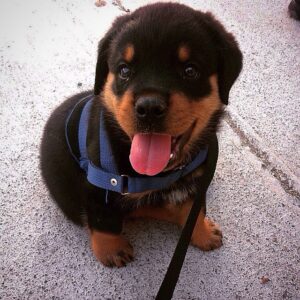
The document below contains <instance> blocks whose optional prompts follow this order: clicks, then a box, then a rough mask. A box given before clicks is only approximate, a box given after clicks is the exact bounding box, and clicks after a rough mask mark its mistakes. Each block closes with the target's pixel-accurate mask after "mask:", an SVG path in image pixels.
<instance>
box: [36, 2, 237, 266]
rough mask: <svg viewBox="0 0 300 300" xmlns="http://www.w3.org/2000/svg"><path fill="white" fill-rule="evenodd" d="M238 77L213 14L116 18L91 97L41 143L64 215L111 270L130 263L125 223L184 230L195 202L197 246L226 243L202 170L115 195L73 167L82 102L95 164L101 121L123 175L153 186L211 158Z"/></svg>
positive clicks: (142, 12) (184, 11)
mask: <svg viewBox="0 0 300 300" xmlns="http://www.w3.org/2000/svg"><path fill="white" fill-rule="evenodd" d="M241 68H242V54H241V52H240V50H239V47H238V44H237V42H236V41H235V39H234V37H233V36H232V34H230V33H228V32H227V31H226V30H225V29H224V27H223V26H222V25H221V24H220V23H219V22H218V21H217V20H216V19H215V18H214V17H213V16H212V15H211V14H210V13H203V12H200V11H197V10H193V9H192V8H189V7H187V6H185V5H182V4H175V3H156V4H152V5H147V6H144V7H141V8H139V9H137V10H136V11H134V12H132V13H130V14H127V15H124V16H121V17H118V18H117V19H116V20H115V21H114V23H113V24H112V27H111V28H110V30H109V31H108V32H107V33H106V35H105V36H104V38H103V39H102V40H101V41H100V43H99V49H98V60H97V65H96V76H95V86H94V93H92V91H86V92H84V93H80V94H77V95H75V96H73V97H70V98H69V99H67V100H66V101H64V102H63V103H62V104H61V105H60V106H59V107H58V108H56V110H55V111H54V112H53V113H52V115H51V117H50V119H49V120H48V122H47V125H46V127H45V130H44V135H43V139H42V144H41V170H42V175H43V178H44V180H45V183H46V185H47V186H48V188H49V191H50V193H51V195H52V197H53V199H54V200H55V201H56V203H57V204H58V206H59V207H60V208H61V209H62V210H63V212H64V213H65V215H66V216H67V217H68V218H69V219H70V220H72V221H73V222H75V223H76V224H81V225H86V226H87V227H88V228H89V234H90V239H91V247H92V250H93V252H94V254H95V256H96V257H97V259H98V260H100V261H101V262H102V263H103V264H104V265H106V266H118V267H120V266H123V265H126V263H128V262H130V261H131V260H132V259H133V248H132V246H131V245H130V243H129V242H128V241H127V240H126V239H125V238H124V237H122V235H121V231H122V223H123V221H124V219H125V218H126V217H149V218H155V219H160V220H166V221H169V222H173V223H176V224H179V225H180V226H183V225H184V224H185V221H186V219H187V216H188V213H189V210H190V208H191V205H192V203H193V201H194V200H196V201H201V205H202V209H201V212H200V214H199V216H198V219H197V223H196V226H195V229H194V232H193V235H192V240H191V243H192V244H193V245H195V246H197V247H199V248H200V249H202V250H212V249H216V248H218V247H220V246H221V245H222V234H221V230H220V229H219V227H218V225H217V224H216V223H214V222H213V221H211V220H209V219H208V218H207V217H206V216H205V215H206V208H205V192H206V190H205V191H203V190H201V183H202V178H203V176H204V175H205V172H206V169H205V167H206V163H205V161H204V162H203V163H202V164H201V165H199V166H198V167H197V168H196V169H194V170H193V171H192V172H190V173H189V174H186V175H185V176H183V177H180V178H179V179H178V180H176V182H172V183H171V184H170V185H169V186H166V187H164V188H163V189H156V188H154V189H149V190H145V191H143V192H138V193H118V192H114V191H109V190H106V189H103V188H99V187H97V186H95V185H93V184H91V183H90V182H89V181H88V180H87V176H86V173H85V172H84V171H83V170H82V169H81V168H80V166H79V164H78V161H77V159H76V158H78V157H79V156H80V149H79V146H78V133H77V132H78V130H79V125H78V123H79V122H78V120H79V118H80V116H81V112H82V107H83V106H84V104H85V99H87V98H89V99H90V100H91V108H90V114H89V118H88V132H87V140H86V146H87V152H88V156H89V159H90V160H91V162H92V164H93V165H95V166H99V165H100V164H101V161H100V158H99V151H100V148H101V143H103V141H102V140H101V138H100V137H99V136H100V135H99V116H100V115H101V114H102V115H103V122H104V124H105V128H106V134H107V136H108V140H109V141H108V142H109V145H110V147H111V151H112V153H113V157H114V161H115V164H116V166H117V171H118V174H126V176H135V177H139V176H140V177H141V178H149V179H150V180H151V178H152V177H156V176H161V175H162V174H169V173H172V172H174V171H176V170H178V169H180V168H182V166H185V165H186V164H188V163H189V162H190V161H191V160H193V158H194V157H195V156H196V155H197V153H198V152H199V151H201V150H203V149H205V148H206V147H208V152H209V151H210V148H209V147H210V144H211V142H212V140H214V139H216V135H215V134H216V131H217V127H218V124H219V121H220V118H221V116H222V113H223V107H224V106H225V105H227V104H228V97H229V91H230V89H231V87H232V85H233V83H234V82H235V80H236V78H237V77H238V75H239V73H240V71H241ZM70 111H72V115H71V116H70ZM67 119H69V120H68V122H69V123H68V125H67V129H66V120H67ZM66 137H67V138H66ZM106 142H107V141H105V143H106ZM113 183H114V182H112V184H113Z"/></svg>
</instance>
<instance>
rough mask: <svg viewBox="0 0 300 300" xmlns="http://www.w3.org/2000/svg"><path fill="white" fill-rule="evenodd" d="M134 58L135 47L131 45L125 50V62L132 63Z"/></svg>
mask: <svg viewBox="0 0 300 300" xmlns="http://www.w3.org/2000/svg"><path fill="white" fill-rule="evenodd" d="M133 56H134V47H133V45H132V44H129V45H127V47H126V48H125V51H124V53H123V58H124V59H125V61H127V62H131V61H132V59H133Z"/></svg>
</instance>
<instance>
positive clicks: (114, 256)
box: [91, 231, 133, 267]
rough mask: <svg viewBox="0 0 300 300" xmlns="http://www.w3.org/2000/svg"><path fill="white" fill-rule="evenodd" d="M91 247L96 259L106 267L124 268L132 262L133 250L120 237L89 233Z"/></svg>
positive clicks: (98, 232) (102, 233) (95, 232)
mask: <svg viewBox="0 0 300 300" xmlns="http://www.w3.org/2000/svg"><path fill="white" fill-rule="evenodd" d="M91 247H92V250H93V252H94V254H95V256H96V258H97V259H98V260H99V261H101V262H102V264H103V265H105V266H107V267H114V266H116V267H124V266H126V264H127V263H129V262H131V261H132V260H133V248H132V246H131V245H130V243H129V242H128V241H127V240H126V239H124V238H123V237H121V236H120V235H114V234H110V233H106V232H100V231H93V232H91Z"/></svg>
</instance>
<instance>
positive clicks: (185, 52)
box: [178, 45, 190, 62]
mask: <svg viewBox="0 0 300 300" xmlns="http://www.w3.org/2000/svg"><path fill="white" fill-rule="evenodd" d="M178 58H179V60H180V61H181V62H185V61H187V60H188V59H189V58H190V48H189V47H188V46H186V45H183V46H180V47H179V48H178Z"/></svg>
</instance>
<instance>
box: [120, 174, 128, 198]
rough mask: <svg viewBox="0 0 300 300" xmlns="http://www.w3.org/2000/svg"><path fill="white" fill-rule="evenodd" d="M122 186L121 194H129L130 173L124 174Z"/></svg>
mask: <svg viewBox="0 0 300 300" xmlns="http://www.w3.org/2000/svg"><path fill="white" fill-rule="evenodd" d="M121 178H122V187H121V195H128V194H130V193H129V192H128V175H125V174H122V175H121Z"/></svg>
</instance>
